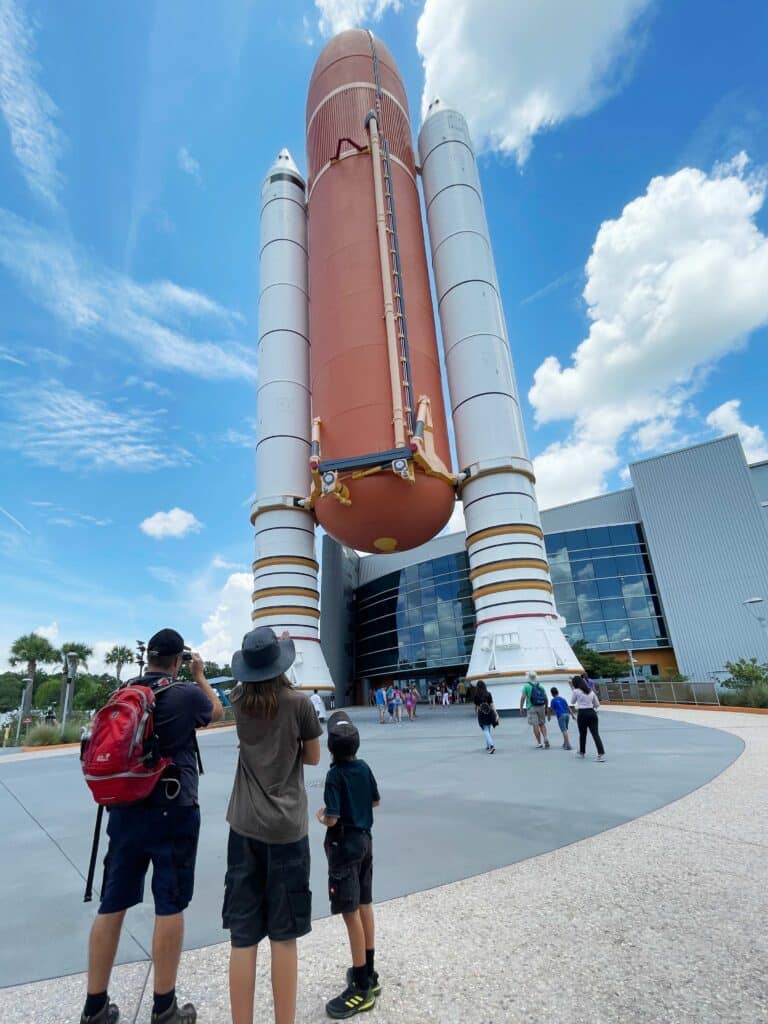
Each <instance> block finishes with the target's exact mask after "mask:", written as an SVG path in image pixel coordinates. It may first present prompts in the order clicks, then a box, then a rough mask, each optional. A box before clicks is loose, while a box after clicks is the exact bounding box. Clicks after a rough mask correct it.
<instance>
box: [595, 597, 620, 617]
mask: <svg viewBox="0 0 768 1024" xmlns="http://www.w3.org/2000/svg"><path fill="white" fill-rule="evenodd" d="M600 606H601V607H602V609H603V618H604V619H622V620H623V619H624V618H625V617H626V613H625V611H624V602H623V601H622V600H621V598H618V599H617V600H615V601H601V602H600Z"/></svg>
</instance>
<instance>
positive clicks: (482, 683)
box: [475, 679, 488, 693]
mask: <svg viewBox="0 0 768 1024" xmlns="http://www.w3.org/2000/svg"><path fill="white" fill-rule="evenodd" d="M475 689H476V690H477V691H478V692H479V693H487V692H488V687H487V686H486V685H485V680H484V679H479V680H478V682H477V686H476V687H475Z"/></svg>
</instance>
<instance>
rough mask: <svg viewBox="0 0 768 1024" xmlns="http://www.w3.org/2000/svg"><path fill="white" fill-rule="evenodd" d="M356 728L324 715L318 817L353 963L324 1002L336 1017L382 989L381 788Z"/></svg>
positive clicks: (359, 1008) (364, 1006)
mask: <svg viewBox="0 0 768 1024" xmlns="http://www.w3.org/2000/svg"><path fill="white" fill-rule="evenodd" d="M359 746H360V733H359V732H358V731H357V729H356V727H355V726H354V724H353V723H352V722H351V721H350V719H349V717H348V715H346V714H345V712H343V711H337V712H335V713H334V714H333V715H331V717H330V718H329V720H328V749H329V750H330V752H331V757H332V758H333V760H332V762H331V767H330V769H329V771H328V774H327V776H326V778H325V806H324V807H321V808H320V810H319V811H318V812H317V819H318V821H319V822H320V824H321V825H325V826H326V827H327V829H328V831H327V833H326V836H325V853H326V856H327V857H328V892H329V897H330V901H331V913H332V914H341V915H342V917H343V918H344V924H345V925H346V927H347V934H348V935H349V945H350V949H351V952H352V967H351V968H350V970H348V971H347V987H346V988H345V989H344V991H343V992H342V993H341V995H340V996H337V997H336V998H335V999H332V1000H331V1001H330V1002H329V1003H327V1004H326V1007H325V1009H326V1012H327V1014H328V1016H329V1017H333V1018H334V1019H335V1020H344V1019H346V1018H347V1017H354V1016H355V1014H357V1013H362V1012H363V1011H365V1010H370V1009H371V1008H372V1007H373V1005H374V1003H375V1002H376V996H377V995H378V994H379V993H380V992H381V985H380V984H379V976H378V974H377V973H376V971H375V970H374V922H373V906H372V903H373V842H372V839H371V828H372V826H373V808H374V807H378V806H379V802H380V797H379V789H378V786H377V785H376V779H375V778H374V777H373V772H372V771H371V769H370V768H369V767H368V765H367V764H366V763H365V761H361V760H359V759H358V758H357V756H356V755H357V750H358V748H359Z"/></svg>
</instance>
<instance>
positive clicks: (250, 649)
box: [232, 626, 296, 683]
mask: <svg viewBox="0 0 768 1024" xmlns="http://www.w3.org/2000/svg"><path fill="white" fill-rule="evenodd" d="M295 658H296V647H295V646H294V643H293V640H289V639H286V640H281V639H279V638H278V637H277V635H276V634H275V631H274V630H273V629H270V627H269V626H257V627H256V629H252V630H251V631H250V633H246V634H245V636H244V637H243V644H242V647H241V648H240V650H239V651H235V653H234V654H233V655H232V675H233V676H234V678H235V679H237V680H238V682H240V683H264V682H267V680H269V679H274V678H275V677H276V676H279V675H282V673H283V672H286V671H287V670H288V669H289V668H290V667H291V665H292V664H293V662H294V660H295Z"/></svg>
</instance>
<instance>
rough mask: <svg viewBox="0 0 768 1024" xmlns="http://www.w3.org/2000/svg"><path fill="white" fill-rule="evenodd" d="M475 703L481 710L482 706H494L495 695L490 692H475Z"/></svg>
mask: <svg viewBox="0 0 768 1024" xmlns="http://www.w3.org/2000/svg"><path fill="white" fill-rule="evenodd" d="M474 701H475V707H476V708H479V707H480V705H481V704H493V694H492V693H491V691H490V690H484V691H479V690H475V697H474Z"/></svg>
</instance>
